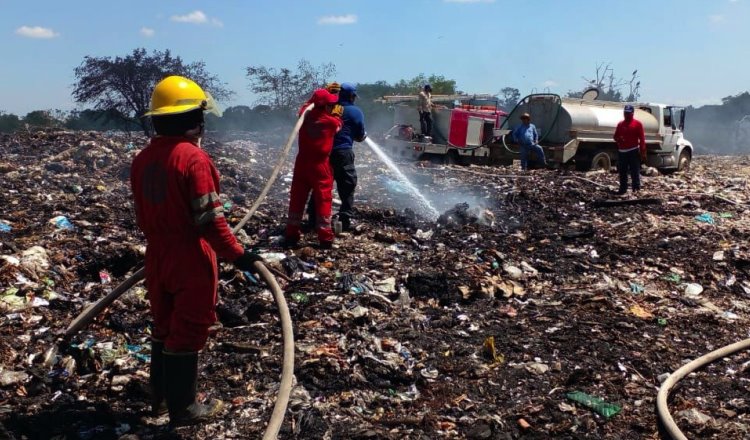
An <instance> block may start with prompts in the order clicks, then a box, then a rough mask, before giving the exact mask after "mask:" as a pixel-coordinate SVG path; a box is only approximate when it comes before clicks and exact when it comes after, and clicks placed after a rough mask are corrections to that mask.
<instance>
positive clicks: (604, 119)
mask: <svg viewBox="0 0 750 440" xmlns="http://www.w3.org/2000/svg"><path fill="white" fill-rule="evenodd" d="M623 106H624V104H622V103H615V102H605V101H592V100H584V99H571V98H560V97H559V96H557V95H547V94H543V95H532V96H529V97H528V99H527V101H526V102H523V103H521V104H519V105H518V106H517V107H516V108H515V109H514V110H513V112H512V113H511V114H510V115H509V116H508V124H509V127H510V128H513V127H516V126H518V125H519V124H521V120H520V116H521V114H523V113H525V112H528V113H529V114H531V122H532V123H533V124H534V125H536V127H537V129H538V130H539V133H540V137H541V139H540V141H541V143H542V144H548V145H564V144H567V143H568V142H569V141H571V140H572V139H574V138H577V139H579V140H581V141H592V142H594V141H606V142H612V135H613V134H614V132H615V128H617V124H618V123H619V122H620V121H622V119H623V116H622V109H623ZM635 107H636V110H635V118H636V119H638V120H639V121H641V123H642V124H643V129H644V131H645V133H646V140H647V141H649V140H651V141H653V140H658V139H659V137H658V134H659V121H658V120H657V119H656V117H655V116H653V115H652V114H651V113H650V112H649V111H647V110H644V109H648V107H643V108H638V106H637V105H636V106H635ZM649 110H650V109H649ZM503 128H505V127H503Z"/></svg>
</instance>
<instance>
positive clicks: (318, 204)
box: [285, 104, 342, 243]
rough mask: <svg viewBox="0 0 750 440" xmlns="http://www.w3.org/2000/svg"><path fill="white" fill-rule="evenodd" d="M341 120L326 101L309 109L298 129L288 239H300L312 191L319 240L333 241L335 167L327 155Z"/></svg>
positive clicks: (287, 227)
mask: <svg viewBox="0 0 750 440" xmlns="http://www.w3.org/2000/svg"><path fill="white" fill-rule="evenodd" d="M307 105H308V104H306V105H305V106H304V107H307ZM304 107H303V108H304ZM341 124H342V121H341V119H339V118H337V117H335V116H332V115H330V114H329V113H328V112H327V111H326V109H325V107H324V106H323V105H316V106H315V108H313V109H312V110H310V112H309V113H308V114H307V116H306V117H305V122H303V123H302V127H301V128H300V131H299V152H298V153H297V159H296V160H295V162H294V177H292V188H291V194H290V195H289V216H288V219H287V224H286V234H285V235H286V239H287V240H289V241H297V240H299V239H300V224H301V223H302V215H303V213H304V211H305V204H306V203H307V198H308V196H309V195H310V191H312V193H313V198H314V199H315V212H316V216H317V219H316V221H317V230H318V241H319V242H320V243H331V242H333V230H332V229H331V201H332V200H333V195H332V191H333V170H332V169H331V163H330V161H329V160H328V157H329V156H330V155H331V150H332V149H333V136H334V135H335V134H336V132H338V131H339V130H340V129H341Z"/></svg>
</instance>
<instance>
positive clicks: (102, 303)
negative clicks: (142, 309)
mask: <svg viewBox="0 0 750 440" xmlns="http://www.w3.org/2000/svg"><path fill="white" fill-rule="evenodd" d="M313 107H314V105H313V104H310V105H308V106H307V107H306V108H305V109H304V110H303V111H302V113H301V114H300V117H299V119H298V120H297V123H296V124H295V125H294V128H293V129H292V132H291V133H290V134H289V138H288V140H287V143H286V145H285V146H284V149H283V150H282V152H281V155H280V156H279V160H278V162H277V163H276V166H275V168H274V169H273V171H272V172H271V176H270V177H269V179H268V182H266V186H265V187H263V190H262V191H261V192H260V195H259V196H258V198H257V199H256V200H255V203H253V205H252V206H251V207H250V210H249V211H248V212H247V214H245V216H244V217H243V218H242V220H240V222H239V223H238V224H237V225H236V226H235V227H234V228H232V232H233V233H237V232H238V231H240V230H241V229H242V227H243V226H244V225H245V224H246V223H247V222H248V220H250V218H251V217H252V216H253V214H255V211H257V209H258V207H259V206H260V204H261V203H262V202H263V200H264V199H265V197H266V195H268V192H269V191H270V190H271V186H272V185H273V183H274V182H275V181H276V178H277V177H278V175H279V171H280V170H281V167H282V166H283V165H284V162H285V160H286V156H287V155H288V154H289V150H290V149H291V147H292V143H293V142H294V139H295V137H296V136H297V133H298V132H299V130H300V127H301V126H302V122H303V121H304V119H305V115H306V114H307V112H309V111H310V110H312V108H313ZM253 267H254V268H255V269H256V270H257V272H258V274H259V275H260V277H261V278H262V279H263V280H264V281H265V282H266V284H268V286H269V287H270V288H271V291H272V292H273V295H274V299H275V300H276V304H277V307H278V308H279V316H280V319H281V330H282V337H283V341H284V358H283V364H282V373H281V384H280V386H279V393H278V395H277V398H276V403H275V405H274V409H273V413H272V415H271V419H270V420H269V422H268V426H267V428H266V433H265V434H264V436H263V439H264V440H270V439H275V438H276V436H277V435H278V433H279V429H280V428H281V424H282V422H283V421H284V414H285V413H286V407H287V404H288V402H289V395H290V393H291V389H292V378H293V374H294V335H293V332H292V321H291V316H290V314H289V308H288V307H287V305H286V300H285V299H284V294H283V292H282V291H281V288H280V287H279V284H278V283H277V282H276V278H274V276H273V275H272V274H271V272H270V271H269V270H268V269H267V268H266V267H265V265H263V264H262V263H260V262H255V263H254V264H253ZM145 274H146V270H145V268H140V269H138V270H137V271H136V272H135V273H134V274H133V275H131V276H130V278H128V279H126V280H125V281H123V282H122V283H120V284H119V285H118V286H117V287H116V288H115V289H113V290H112V291H111V292H110V293H109V294H107V295H106V296H104V297H103V298H101V299H99V300H98V301H97V302H95V303H93V304H91V305H90V306H88V307H86V308H85V309H84V310H83V311H82V312H81V313H80V314H79V315H78V316H77V317H76V318H75V319H74V320H73V321H72V322H71V323H70V325H69V326H68V328H67V329H66V330H65V332H64V333H63V339H68V338H70V337H71V336H73V335H74V334H76V333H78V332H79V331H80V330H81V329H82V328H84V327H85V326H87V325H88V324H89V323H91V321H93V319H94V318H95V317H96V316H97V315H99V314H100V313H101V312H102V311H103V310H104V309H106V308H107V307H108V306H109V305H110V304H112V303H113V302H114V301H115V300H116V299H117V298H119V297H120V296H121V295H122V294H123V293H125V292H127V291H128V290H129V289H130V288H131V287H133V286H134V285H136V284H137V283H138V282H139V281H141V280H142V279H143V278H145ZM55 348H56V347H53V348H50V350H48V351H47V353H46V354H45V356H44V357H45V361H47V360H49V359H50V358H52V357H53V356H54V353H55V352H56V350H55V351H53V349H55Z"/></svg>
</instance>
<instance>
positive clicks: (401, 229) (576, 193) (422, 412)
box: [0, 131, 750, 439]
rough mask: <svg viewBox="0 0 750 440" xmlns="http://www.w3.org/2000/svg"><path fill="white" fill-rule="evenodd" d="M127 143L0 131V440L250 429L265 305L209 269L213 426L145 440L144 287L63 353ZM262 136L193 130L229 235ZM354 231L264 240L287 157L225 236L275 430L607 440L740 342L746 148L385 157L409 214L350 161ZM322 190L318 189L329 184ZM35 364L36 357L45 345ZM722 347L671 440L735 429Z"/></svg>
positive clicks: (101, 280)
mask: <svg viewBox="0 0 750 440" xmlns="http://www.w3.org/2000/svg"><path fill="white" fill-rule="evenodd" d="M144 142H145V139H143V138H142V137H139V136H132V137H131V136H129V135H126V134H122V133H87V132H53V131H49V132H34V133H19V134H16V135H14V136H3V137H0V151H1V152H2V155H1V156H0V202H2V206H4V207H5V209H4V210H3V212H2V213H0V259H1V260H0V423H1V424H0V438H3V436H5V437H6V438H15V439H21V438H29V439H33V438H68V439H74V438H81V439H106V438H113V439H118V438H120V439H149V438H185V439H193V438H206V439H208V438H212V439H213V438H216V439H222V438H259V437H260V436H261V435H262V432H263V430H264V426H265V423H266V422H267V420H268V417H269V416H270V413H271V410H272V406H273V399H274V398H275V396H276V392H277V391H278V381H279V376H280V371H281V332H280V327H279V323H278V317H277V314H276V307H275V304H274V302H273V298H272V295H271V293H270V291H269V290H268V289H267V288H266V287H265V286H264V285H263V284H262V283H261V282H259V281H258V280H257V279H255V278H254V277H253V276H252V275H251V274H248V273H241V272H238V271H236V270H235V269H234V268H232V267H231V266H230V265H223V266H222V268H221V273H220V277H221V282H220V297H221V299H220V303H219V305H218V307H217V310H218V315H219V318H220V322H221V325H220V326H217V327H216V329H215V333H214V334H213V336H212V337H211V339H210V342H209V344H208V346H207V348H206V350H205V351H204V352H203V354H202V361H201V362H202V365H203V376H202V378H201V381H202V390H203V392H204V394H205V395H206V396H210V397H218V398H221V399H223V400H224V401H225V402H227V403H228V405H227V406H228V409H227V410H226V412H225V413H224V415H223V416H222V418H220V419H219V420H217V421H215V422H213V423H209V424H206V425H203V426H198V427H188V428H180V429H178V430H177V431H175V432H172V433H168V431H167V428H166V419H165V418H152V417H150V416H149V415H148V414H147V410H148V405H147V403H148V398H147V386H146V384H147V376H148V361H149V355H150V344H149V332H150V326H151V321H150V318H149V316H148V301H147V299H146V292H145V290H144V288H143V287H142V284H141V285H137V286H136V287H135V288H133V289H131V291H129V292H128V293H126V294H125V295H123V296H122V297H121V298H120V299H119V300H118V301H116V302H115V303H114V304H113V305H112V306H111V307H110V308H109V309H108V310H107V311H106V312H104V313H103V314H102V315H101V316H100V317H99V318H98V319H97V321H96V322H95V323H93V324H92V325H91V326H89V327H88V328H86V329H85V330H84V331H82V332H81V333H80V334H79V335H77V337H75V338H74V339H73V340H71V341H62V342H60V341H58V339H57V335H58V334H59V332H60V331H62V330H64V329H65V328H66V326H67V325H68V324H69V322H70V321H71V319H73V318H74V317H75V316H76V315H77V314H78V313H79V312H80V311H81V310H82V309H83V307H84V306H85V304H86V303H87V302H91V301H94V300H96V299H98V298H100V297H102V296H103V295H105V294H106V293H107V292H108V291H109V290H110V289H112V288H113V287H114V286H115V285H117V284H118V283H120V282H121V281H123V280H124V279H125V278H127V277H128V276H129V275H130V274H132V273H133V272H134V271H135V270H137V269H138V268H139V267H140V265H141V261H142V259H143V253H144V249H145V248H144V241H143V238H142V236H141V234H140V233H139V232H138V231H137V228H136V226H135V224H134V218H133V213H132V208H131V206H132V204H131V202H130V192H129V183H128V170H129V165H130V162H131V160H132V158H133V156H134V155H135V154H136V153H137V152H138V151H139V149H140V148H141V147H142V146H143V144H144ZM282 143H283V139H282V138H281V136H280V135H260V134H255V135H252V136H250V137H249V138H248V137H247V136H245V137H237V138H233V139H225V140H211V139H208V140H207V141H206V142H204V148H205V149H206V150H207V151H208V152H209V153H210V154H211V155H212V156H213V157H214V158H215V162H216V164H217V166H218V168H219V170H220V172H221V174H222V182H221V183H222V191H223V193H224V194H223V195H222V197H223V198H224V206H225V208H226V209H227V211H228V212H229V216H228V217H229V220H230V223H232V224H234V223H236V222H237V221H238V220H239V219H240V218H241V217H242V216H243V215H244V213H245V212H246V209H247V208H248V207H249V205H250V204H251V203H252V202H253V201H254V200H255V198H256V197H257V195H258V193H259V192H260V189H261V187H262V185H263V184H264V183H265V182H266V180H265V179H267V177H268V176H269V175H270V172H271V168H272V167H273V166H274V164H275V163H276V160H277V158H278V153H279V151H280V146H281V145H282ZM357 154H358V156H357V164H358V172H359V175H360V186H359V189H358V192H357V208H358V216H357V220H358V222H357V226H356V229H355V231H353V232H352V233H345V234H343V235H342V236H340V237H338V238H337V241H336V247H335V248H334V249H332V250H320V249H317V248H316V247H315V238H314V234H311V235H309V236H308V237H307V238H306V241H303V243H302V247H300V248H299V249H294V250H288V249H282V248H280V247H279V246H278V238H279V236H280V234H281V232H282V230H283V218H284V216H285V213H286V208H287V197H288V191H289V185H290V182H291V167H292V163H293V160H292V159H293V158H290V160H289V161H288V163H287V166H286V168H285V169H284V171H283V172H282V176H281V178H280V179H279V181H277V183H276V184H275V185H274V188H273V190H272V192H271V195H270V196H269V199H268V200H267V201H266V203H264V204H263V205H262V207H261V209H260V211H259V212H258V214H257V215H256V216H255V217H254V218H253V219H252V220H251V221H250V222H249V223H248V225H247V226H246V227H245V228H244V230H243V232H242V233H240V234H239V236H240V239H241V240H243V241H244V242H246V243H247V244H251V245H254V246H255V247H256V248H257V250H258V251H259V252H260V253H261V254H262V255H263V256H264V258H265V259H266V261H267V263H268V266H269V267H270V268H271V270H272V271H273V272H275V273H276V274H277V276H278V279H279V282H280V284H281V286H282V288H283V289H284V291H285V293H286V295H287V300H288V302H289V304H290V309H291V310H290V311H291V313H292V318H293V321H294V325H295V340H296V360H295V361H296V362H295V367H296V368H295V377H296V382H295V388H294V390H293V392H292V397H291V400H290V405H289V411H288V414H287V418H286V420H285V423H284V426H283V427H282V431H281V434H280V438H310V439H312V438H333V439H338V438H340V439H345V438H346V439H348V438H383V439H403V438H414V439H417V438H424V439H427V438H443V437H445V438H469V439H489V438H508V439H510V438H517V437H521V436H528V437H530V438H592V439H593V438H618V439H641V438H651V437H655V436H656V435H657V432H658V429H657V425H656V417H655V411H654V404H655V399H656V391H657V389H658V386H659V384H660V381H663V380H664V379H665V378H666V377H667V375H668V374H669V373H670V372H672V371H674V370H676V369H677V368H679V367H680V366H681V365H683V364H684V363H685V362H686V361H688V360H691V359H694V358H696V357H698V356H700V355H702V354H704V353H706V352H708V351H711V350H713V349H716V348H719V347H721V346H723V345H726V344H729V343H731V342H735V341H736V340H739V339H742V338H745V337H747V335H748V330H750V328H749V326H748V317H749V316H750V250H749V249H748V245H747V239H748V237H749V236H750V223H749V222H748V218H749V217H748V215H749V213H748V206H749V205H748V203H750V196H749V195H748V194H749V193H748V187H747V184H748V176H749V175H750V160H749V159H748V158H737V157H732V158H726V157H697V158H695V160H694V162H693V165H692V169H691V170H690V171H689V172H687V173H678V174H673V175H659V174H656V175H649V176H645V177H644V185H643V186H644V193H645V194H642V195H641V198H642V199H648V200H651V202H648V203H641V202H639V201H638V200H632V199H617V201H615V202H607V201H608V200H610V199H611V198H612V197H611V196H610V195H609V193H608V187H609V188H610V189H615V184H616V175H614V174H609V173H605V172H592V173H587V174H580V173H567V172H561V171H549V170H536V171H532V172H529V173H526V174H521V175H518V172H517V170H516V169H514V168H512V167H507V168H504V167H481V166H472V167H453V166H443V165H435V164H432V163H429V162H418V163H409V164H402V169H403V170H404V172H406V173H407V174H409V176H410V178H411V179H412V181H413V182H414V183H415V185H417V186H418V187H419V188H420V189H421V190H423V191H424V192H425V195H426V196H427V197H428V199H430V200H431V201H434V202H435V204H436V205H438V206H439V209H440V210H441V212H442V213H443V215H442V216H441V220H440V221H438V222H437V223H433V222H427V221H425V220H423V219H421V218H419V216H418V215H416V214H415V213H414V212H413V211H411V210H410V209H409V201H408V200H405V199H404V197H405V196H404V194H403V193H400V192H399V191H397V188H395V186H394V185H395V184H394V182H395V180H394V179H392V178H391V176H390V175H389V174H388V171H387V169H386V167H385V166H383V165H382V164H381V163H380V162H379V161H378V160H377V158H376V157H374V156H373V155H371V154H370V153H369V151H367V150H366V149H364V148H362V149H358V151H357ZM334 195H335V194H334ZM58 346H59V350H57V351H56V352H55V351H51V350H50V348H51V347H58ZM749 357H750V356H748V354H745V353H742V354H738V355H736V356H734V357H732V358H729V359H725V360H722V361H719V362H717V363H715V364H712V365H711V366H709V367H708V368H706V369H705V370H704V371H701V372H698V373H696V374H695V375H692V376H690V377H688V378H686V379H684V380H683V381H682V382H681V383H680V386H679V387H678V388H677V389H676V390H675V392H674V394H673V397H672V399H671V401H670V409H671V410H672V412H673V415H674V416H675V419H676V420H677V422H678V424H679V425H680V426H681V428H682V429H683V431H684V432H685V434H686V435H687V436H688V437H689V438H696V437H700V438H711V437H714V438H722V439H735V438H736V439H741V438H747V437H748V436H750V433H748V432H747V431H748V428H747V426H748V424H747V418H748V414H749V413H750V406H749V404H748V402H749V401H748V399H747V397H746V396H747V389H746V387H745V386H744V385H743V384H745V383H746V380H745V379H746V376H747V371H748V365H750V359H749Z"/></svg>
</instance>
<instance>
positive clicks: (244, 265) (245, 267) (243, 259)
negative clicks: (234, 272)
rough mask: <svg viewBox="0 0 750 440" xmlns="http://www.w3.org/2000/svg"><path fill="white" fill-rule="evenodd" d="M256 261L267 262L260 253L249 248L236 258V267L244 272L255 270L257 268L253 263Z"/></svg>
mask: <svg viewBox="0 0 750 440" xmlns="http://www.w3.org/2000/svg"><path fill="white" fill-rule="evenodd" d="M256 261H260V262H261V263H265V261H264V260H263V258H262V257H261V256H260V255H258V254H256V253H255V252H252V251H250V250H249V249H245V252H244V253H243V254H242V255H240V257H239V258H237V259H236V260H234V267H236V268H237V269H239V270H241V271H243V272H254V271H255V268H254V267H253V263H255V262H256Z"/></svg>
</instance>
